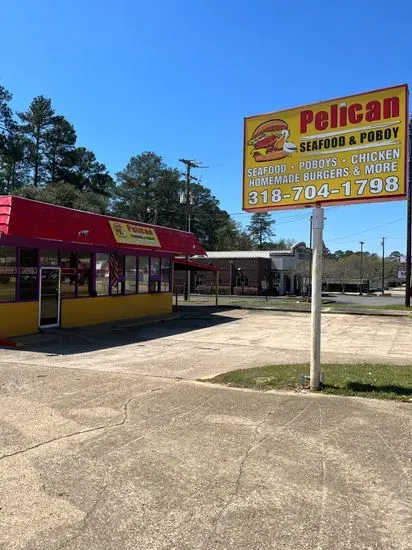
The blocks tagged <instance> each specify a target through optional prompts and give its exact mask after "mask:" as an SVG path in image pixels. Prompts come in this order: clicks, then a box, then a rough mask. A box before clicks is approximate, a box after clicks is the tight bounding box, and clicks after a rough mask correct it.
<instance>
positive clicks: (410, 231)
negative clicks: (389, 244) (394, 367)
mask: <svg viewBox="0 0 412 550" xmlns="http://www.w3.org/2000/svg"><path fill="white" fill-rule="evenodd" d="M411 147H412V120H410V121H409V147H408V152H409V159H408V160H409V169H408V182H407V189H408V210H407V215H406V285H405V306H406V307H411V239H412V221H411V218H412V204H411V202H412V196H411V194H412V162H411V159H410V155H411V154H412V153H411V151H412V150H411Z"/></svg>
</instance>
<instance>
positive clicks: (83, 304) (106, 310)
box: [61, 292, 173, 327]
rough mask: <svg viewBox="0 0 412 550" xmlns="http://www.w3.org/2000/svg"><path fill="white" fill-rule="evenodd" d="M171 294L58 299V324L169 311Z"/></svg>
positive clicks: (104, 321) (88, 322)
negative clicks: (59, 311)
mask: <svg viewBox="0 0 412 550" xmlns="http://www.w3.org/2000/svg"><path fill="white" fill-rule="evenodd" d="M172 300H173V298H172V294H171V293H170V292H165V293H162V294H132V295H130V296H104V297H102V298H78V299H77V300H63V301H62V316H61V317H62V319H61V326H62V327H80V326H85V325H97V324H98V323H107V322H108V321H116V320H119V319H137V318H138V317H147V316H149V315H161V314H164V313H171V312H172V307H173V303H172Z"/></svg>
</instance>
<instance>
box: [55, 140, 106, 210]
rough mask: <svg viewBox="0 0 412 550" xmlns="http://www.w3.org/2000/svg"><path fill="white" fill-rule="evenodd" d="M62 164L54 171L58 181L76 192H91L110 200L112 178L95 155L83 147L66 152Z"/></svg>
mask: <svg viewBox="0 0 412 550" xmlns="http://www.w3.org/2000/svg"><path fill="white" fill-rule="evenodd" d="M64 157H65V158H64V163H63V165H62V166H58V167H57V169H56V178H57V180H58V181H64V182H66V183H70V184H71V185H73V186H74V187H75V188H76V189H77V190H78V191H80V192H82V193H85V192H93V193H97V194H98V195H103V196H104V197H106V198H107V199H108V200H109V199H111V197H112V196H113V193H114V190H115V184H114V181H113V178H112V177H111V176H110V174H109V173H108V171H107V169H106V167H105V165H104V164H101V163H100V162H98V161H97V159H96V155H95V154H94V153H93V152H92V151H89V150H88V149H86V148H85V147H76V148H75V149H72V150H66V152H65V153H64Z"/></svg>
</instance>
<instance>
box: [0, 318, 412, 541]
mask: <svg viewBox="0 0 412 550" xmlns="http://www.w3.org/2000/svg"><path fill="white" fill-rule="evenodd" d="M323 331H324V334H323V359H324V360H333V359H336V360H339V361H341V360H342V361H350V360H355V359H356V360H360V361H370V360H378V358H379V360H381V361H382V362H392V363H394V364H396V363H400V362H402V363H410V362H411V354H412V351H411V349H410V348H411V346H410V342H411V341H412V323H411V320H410V319H409V318H397V317H389V318H388V317H386V318H385V317H364V316H362V317H361V316H359V317H354V316H344V315H330V316H327V315H324V317H323ZM18 344H19V347H18V348H17V349H15V350H12V349H10V350H1V351H0V368H1V385H0V415H1V416H0V419H1V420H0V428H1V437H0V495H1V503H0V508H1V509H0V522H1V529H0V548H4V549H7V550H8V549H10V550H15V549H16V550H17V549H19V550H20V549H22V550H32V549H33V550H35V549H39V550H56V549H66V550H101V549H104V550H106V549H107V550H118V549H123V548H124V549H133V550H135V549H139V550H140V549H143V550H145V549H147V550H149V549H150V550H152V549H162V550H166V549H167V550H169V549H170V550H171V549H179V550H180V549H185V550H186V549H187V550H193V549H205V550H206V549H210V550H218V549H219V550H221V549H240V550H246V549H247V550H250V549H251V548H253V549H256V550H257V549H269V548H270V549H272V548H276V549H278V548H279V549H289V548H299V549H304V550H305V549H324V550H329V549H331V550H333V549H382V550H383V549H394V550H395V549H396V550H398V549H405V550H406V549H409V548H411V545H410V541H411V540H412V527H411V526H412V521H411V520H412V514H411V511H412V498H411V495H412V475H411V472H412V469H411V466H412V450H411V443H410V442H411V436H412V407H411V405H410V404H408V403H398V402H384V401H373V400H366V399H355V398H343V397H331V396H322V395H311V394H304V395H302V394H299V395H297V394H292V393H276V392H270V393H266V394H263V393H255V392H249V391H243V390H235V389H231V388H224V387H216V386H212V385H210V384H204V383H201V382H196V379H197V378H200V377H205V376H211V375H213V374H216V373H218V372H222V371H224V370H229V369H232V368H235V367H240V366H251V365H255V364H263V363H266V362H267V361H271V362H284V361H290V362H294V361H307V360H308V354H309V317H308V316H307V315H306V314H302V313H282V312H247V311H239V310H227V311H221V312H220V313H219V314H214V313H213V312H212V311H211V310H210V311H209V310H206V309H204V310H202V311H200V312H199V311H192V312H190V311H189V310H187V313H186V318H183V319H179V320H174V321H167V322H164V323H159V324H153V325H147V326H135V325H133V324H128V325H123V326H121V325H115V326H111V327H109V326H107V327H104V328H103V327H100V328H98V329H96V328H91V329H90V328H89V329H82V330H75V331H57V332H53V333H47V334H43V335H38V336H31V337H25V338H20V339H18Z"/></svg>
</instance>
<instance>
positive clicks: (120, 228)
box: [112, 223, 127, 237]
mask: <svg viewBox="0 0 412 550" xmlns="http://www.w3.org/2000/svg"><path fill="white" fill-rule="evenodd" d="M112 228H113V231H114V232H115V233H116V235H117V236H118V237H127V233H126V231H125V230H124V229H123V226H122V224H121V223H113V224H112Z"/></svg>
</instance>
